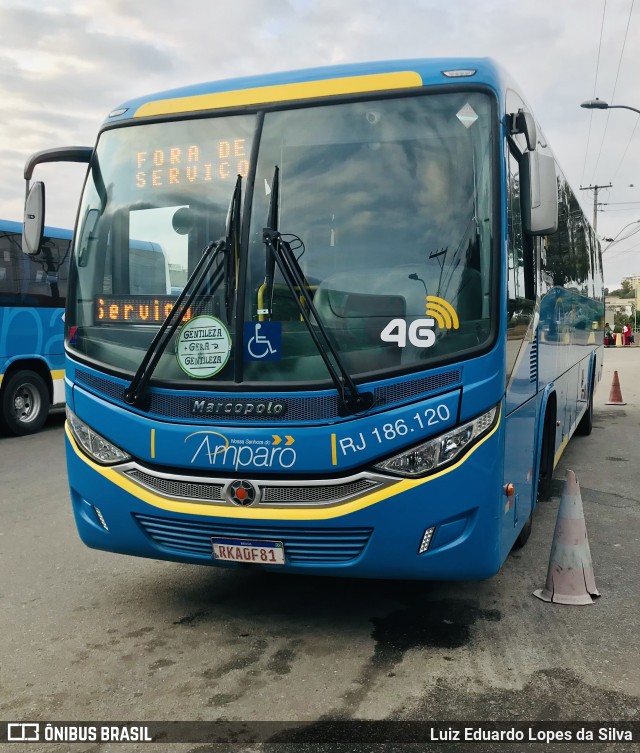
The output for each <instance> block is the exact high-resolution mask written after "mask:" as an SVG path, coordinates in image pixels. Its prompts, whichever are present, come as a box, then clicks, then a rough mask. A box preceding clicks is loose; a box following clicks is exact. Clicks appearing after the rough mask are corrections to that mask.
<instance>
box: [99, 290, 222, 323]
mask: <svg viewBox="0 0 640 753" xmlns="http://www.w3.org/2000/svg"><path fill="white" fill-rule="evenodd" d="M176 299H177V296H170V295H101V296H96V300H95V315H94V322H95V323H96V324H162V322H163V321H164V320H165V319H166V318H167V316H169V312H170V311H171V309H172V307H173V304H174V303H175V302H176ZM211 308H212V307H211V301H210V300H206V301H196V302H195V303H194V304H193V305H192V306H190V307H189V308H188V309H187V311H186V314H185V315H184V317H183V318H182V321H183V322H188V321H189V320H190V319H192V318H193V317H194V316H196V315H199V314H211V313H213V312H212V311H211Z"/></svg>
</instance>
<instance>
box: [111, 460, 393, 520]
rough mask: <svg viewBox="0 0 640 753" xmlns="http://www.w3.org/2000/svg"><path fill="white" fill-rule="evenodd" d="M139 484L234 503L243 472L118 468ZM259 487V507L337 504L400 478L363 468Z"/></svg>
mask: <svg viewBox="0 0 640 753" xmlns="http://www.w3.org/2000/svg"><path fill="white" fill-rule="evenodd" d="M114 470H115V471H116V472H117V473H120V474H122V475H123V476H126V477H127V479H129V480H130V481H131V482H133V483H134V484H136V485H137V486H141V487H144V488H145V489H148V490H149V491H151V492H154V493H155V494H159V495H160V496H161V497H164V498H165V499H169V500H175V501H185V502H191V503H195V504H202V505H230V504H231V502H230V500H229V498H228V495H227V493H226V492H227V488H228V487H229V485H230V484H231V483H233V482H234V481H236V480H240V481H241V480H242V477H241V476H238V477H237V479H234V478H207V479H203V478H202V476H189V475H181V474H175V473H163V472H161V471H157V470H155V469H150V468H148V467H146V466H143V465H141V464H139V463H136V462H130V463H126V464H123V465H122V466H119V467H118V468H114ZM251 482H252V484H253V486H255V487H256V489H257V492H258V494H257V498H256V501H255V503H253V504H254V505H255V506H256V507H276V508H284V509H287V508H291V507H334V506H336V505H341V504H344V503H345V502H350V501H353V500H356V499H359V498H360V497H363V496H366V495H369V494H371V493H372V492H375V491H380V490H381V489H383V488H385V487H387V486H391V485H393V484H396V483H397V481H396V479H392V478H389V477H388V476H383V475H381V474H376V473H371V472H361V473H357V474H354V475H350V476H344V477H341V478H338V479H311V480H308V479H305V480H297V481H287V480H283V479H278V480H261V481H259V480H256V479H254V478H252V479H251Z"/></svg>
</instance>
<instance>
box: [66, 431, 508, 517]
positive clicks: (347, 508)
mask: <svg viewBox="0 0 640 753" xmlns="http://www.w3.org/2000/svg"><path fill="white" fill-rule="evenodd" d="M501 421H502V417H500V418H499V420H498V421H497V422H496V425H495V426H494V427H493V429H492V430H491V431H490V432H489V433H488V434H487V436H486V437H484V438H483V439H482V440H480V442H478V444H477V445H475V446H474V447H472V448H471V450H469V452H468V453H467V454H466V455H465V456H464V457H463V458H461V459H460V460H459V461H458V462H457V463H455V464H454V465H452V466H450V467H449V468H445V469H444V470H442V471H439V472H438V473H434V474H433V476H428V477H427V478H421V479H403V480H401V481H398V483H396V484H392V485H391V486H386V487H385V488H384V489H381V490H380V491H377V492H372V493H371V494H367V495H365V496H364V497H359V498H358V499H355V500H353V501H352V502H345V503H344V504H343V505H337V506H336V507H323V508H318V509H314V508H296V509H293V510H291V509H286V510H285V509H280V508H276V507H269V508H259V507H229V506H228V505H216V504H209V503H207V504H198V503H196V502H178V501H175V500H172V499H167V498H166V497H161V496H159V495H158V494H154V493H153V492H152V491H150V490H149V489H145V488H144V487H141V486H139V485H138V484H135V483H134V482H133V481H130V480H129V479H128V478H126V476H123V475H122V474H121V473H118V472H117V471H116V470H114V469H113V468H110V467H108V466H102V465H98V464H97V463H94V462H93V461H92V460H91V459H90V458H88V457H87V456H86V455H85V454H84V453H83V452H82V451H81V450H80V448H79V447H78V445H77V443H76V441H75V439H74V437H73V434H72V433H71V430H70V429H69V426H68V424H65V431H66V433H67V437H68V439H69V442H70V444H71V447H72V448H73V451H74V452H75V453H76V455H77V456H78V458H79V459H80V460H82V461H83V462H84V463H86V464H87V465H88V466H89V467H90V468H92V469H93V470H94V471H95V472H96V473H99V474H100V475H101V476H103V477H104V478H105V479H107V481H111V482H112V483H113V484H115V485H116V486H119V487H120V488H121V489H122V490H123V491H125V492H127V493H128V494H131V495H132V496H134V497H137V498H138V499H140V500H142V501H143V502H146V503H147V504H149V505H152V506H153V507H157V508H160V509H161V510H167V511H168V512H176V513H181V514H185V515H201V516H206V517H216V518H236V519H241V518H242V519H245V520H329V519H331V518H340V517H342V516H343V515H348V514H349V513H352V512H357V511H358V510H362V509H364V508H365V507H370V506H371V505H375V504H376V503H378V502H382V501H384V500H386V499H389V498H390V497H394V496H396V495H398V494H402V493H403V492H406V491H409V490H411V489H415V488H416V487H418V486H422V485H423V484H427V483H429V482H430V481H434V480H435V479H437V478H440V477H441V476H445V475H446V474H447V473H451V471H454V470H456V468H459V467H460V466H461V465H462V464H463V463H465V462H466V461H467V459H468V458H470V457H471V455H473V453H474V452H475V451H476V450H477V449H478V448H479V447H481V446H482V445H483V444H484V443H485V442H486V441H487V440H488V439H489V438H490V437H492V436H493V435H494V434H495V433H496V431H497V430H498V426H500V423H501Z"/></svg>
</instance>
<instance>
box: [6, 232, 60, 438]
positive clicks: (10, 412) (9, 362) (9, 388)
mask: <svg viewBox="0 0 640 753" xmlns="http://www.w3.org/2000/svg"><path fill="white" fill-rule="evenodd" d="M43 233H44V236H43V238H42V242H41V243H40V244H39V246H38V248H37V249H36V252H35V253H33V254H30V255H26V254H23V253H22V250H21V246H22V224H21V223H18V222H10V221H9V220H0V429H2V430H4V432H5V433H10V434H15V435H23V434H32V433H33V432H36V431H38V430H39V429H40V428H41V427H42V425H43V424H44V422H45V420H46V418H47V416H48V414H49V410H50V409H51V408H52V407H56V406H57V407H62V406H63V405H64V317H63V315H64V306H65V299H66V295H67V280H68V276H69V259H70V257H71V231H70V230H63V229H61V228H55V227H46V228H44V229H43Z"/></svg>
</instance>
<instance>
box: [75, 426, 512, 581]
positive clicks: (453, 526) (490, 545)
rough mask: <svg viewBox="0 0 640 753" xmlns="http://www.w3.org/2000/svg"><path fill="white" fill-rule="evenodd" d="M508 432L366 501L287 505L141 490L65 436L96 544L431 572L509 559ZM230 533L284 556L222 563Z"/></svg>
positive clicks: (83, 527) (85, 525)
mask: <svg viewBox="0 0 640 753" xmlns="http://www.w3.org/2000/svg"><path fill="white" fill-rule="evenodd" d="M499 441H500V439H499V432H496V433H494V434H493V436H491V437H489V438H488V439H487V441H485V442H483V443H482V444H481V445H479V446H477V447H476V448H474V449H473V450H472V451H471V452H470V453H469V454H468V455H467V456H466V457H465V458H463V459H462V460H461V461H460V462H458V463H457V464H456V465H454V466H453V467H452V468H451V469H448V470H447V471H444V472H440V473H439V474H436V475H434V476H432V477H430V478H429V479H426V480H421V481H419V482H409V483H406V482H405V483H398V484H397V485H395V486H392V487H390V488H391V489H393V493H390V494H387V495H386V496H385V495H383V496H382V498H378V497H379V496H380V495H378V497H374V496H372V498H371V501H370V502H369V503H368V504H364V505H361V506H360V507H358V506H357V505H356V506H354V505H338V506H336V507H329V508H326V507H325V508H301V507H297V508H292V509H289V508H287V509H282V508H267V507H264V508H251V507H247V508H243V507H234V506H230V505H224V506H221V505H203V504H199V505H194V504H188V503H185V504H184V505H181V503H180V502H179V501H178V502H176V501H175V500H173V501H169V500H167V499H166V498H163V497H160V496H155V495H153V494H150V493H149V492H145V493H144V494H142V495H141V494H139V493H136V489H135V487H134V486H133V485H132V484H129V483H122V482H121V481H119V479H121V478H122V477H121V476H120V475H119V474H117V473H116V472H115V471H114V470H113V469H111V468H104V467H100V466H97V465H96V464H94V463H93V462H92V461H91V460H89V459H88V458H87V457H86V456H85V455H84V454H83V453H82V452H81V451H80V449H79V448H78V447H77V446H76V444H75V442H74V441H73V440H72V439H70V437H69V434H68V433H67V438H66V443H67V464H68V469H69V478H70V479H71V500H72V504H73V510H74V515H75V520H76V525H77V528H78V532H79V534H80V537H81V538H82V540H83V541H84V543H85V544H86V545H87V546H90V547H93V548H96V549H102V550H106V551H111V552H117V553H121V554H129V555H134V556H139V557H150V558H153V559H163V560H172V561H176V562H185V563H193V564H205V565H218V566H223V567H250V568H265V569H270V570H279V571H283V572H290V573H307V574H317V575H332V576H344V577H363V578H398V579H424V580H461V579H482V578H487V577H490V576H491V575H494V574H495V573H496V572H497V571H498V569H499V568H500V565H501V563H502V560H503V559H504V555H505V553H504V551H502V552H501V550H500V544H499V542H500V531H501V529H502V527H503V526H504V524H505V521H504V520H503V515H504V514H505V513H504V509H505V508H504V497H503V496H502V489H501V484H500V483H499V479H500V478H501V472H502V471H501V468H500V467H499V465H498V458H499V457H501V453H500V452H499V451H498V442H499ZM396 490H397V491H396ZM365 501H367V500H365ZM183 510H184V511H183ZM221 538H224V539H227V540H231V541H234V540H242V541H247V540H249V541H254V542H255V541H258V542H259V541H261V540H262V541H266V542H279V543H282V544H283V548H284V560H285V561H284V564H276V565H268V564H267V565H263V564H261V563H259V562H252V563H250V564H244V563H242V564H241V563H232V562H221V561H220V560H217V559H214V555H213V541H214V539H221Z"/></svg>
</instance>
